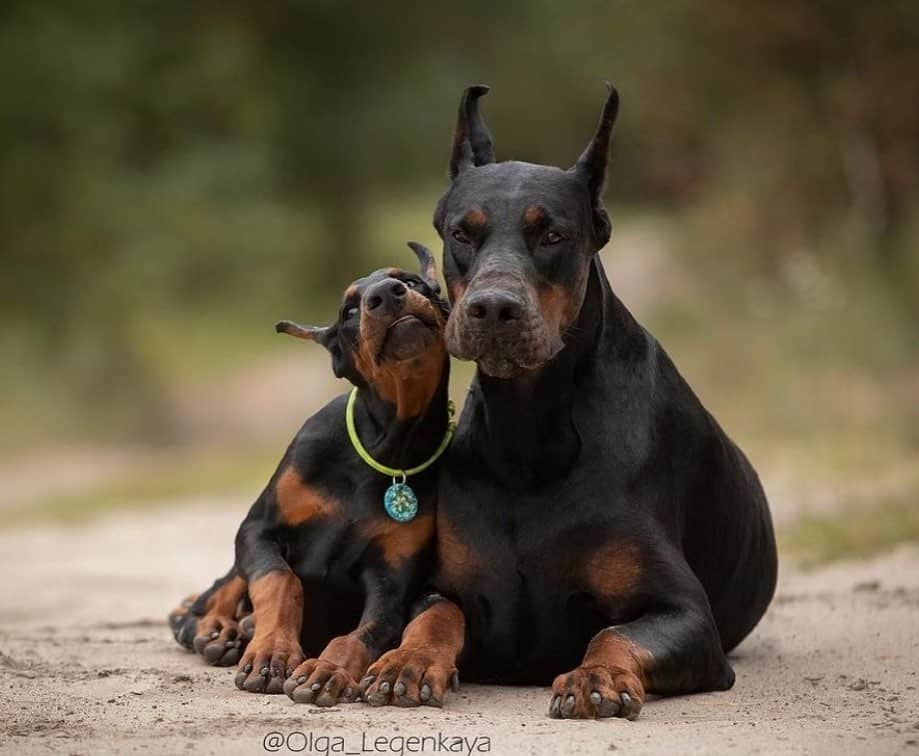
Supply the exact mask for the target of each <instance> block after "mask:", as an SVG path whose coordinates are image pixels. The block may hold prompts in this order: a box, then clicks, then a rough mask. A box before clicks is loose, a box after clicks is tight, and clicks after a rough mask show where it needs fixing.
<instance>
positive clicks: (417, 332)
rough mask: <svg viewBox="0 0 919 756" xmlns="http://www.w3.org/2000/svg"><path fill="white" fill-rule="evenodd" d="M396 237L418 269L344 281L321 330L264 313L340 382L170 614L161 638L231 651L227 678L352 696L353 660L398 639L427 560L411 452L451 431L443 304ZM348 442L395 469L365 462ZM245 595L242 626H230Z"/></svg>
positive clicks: (426, 476) (431, 483)
mask: <svg viewBox="0 0 919 756" xmlns="http://www.w3.org/2000/svg"><path fill="white" fill-rule="evenodd" d="M410 246H411V247H412V249H413V250H414V251H415V253H416V254H417V255H418V257H419V260H420V261H421V274H420V275H415V274H413V273H408V272H406V271H404V270H399V269H395V268H389V269H384V270H378V271H376V272H375V273H372V274H371V275H369V276H367V277H366V278H362V279H360V280H358V281H355V282H354V283H353V284H352V285H351V286H350V287H348V289H347V291H346V292H345V295H344V299H343V301H342V304H341V309H340V314H339V317H338V320H337V322H336V323H335V324H334V325H332V326H329V327H326V328H304V327H302V326H298V325H296V324H293V323H290V322H288V321H284V322H282V323H279V324H278V331H279V332H284V333H288V334H291V335H293V336H297V337H300V338H303V339H308V340H312V341H315V342H317V343H319V344H321V345H322V346H324V347H325V348H326V349H327V350H328V351H329V352H330V354H331V357H332V366H333V370H334V372H335V375H336V376H338V377H344V378H346V379H348V380H349V381H350V382H351V383H352V384H354V386H355V387H356V388H355V389H354V391H353V392H352V393H351V395H350V396H348V395H346V396H341V397H338V398H337V399H335V400H333V401H332V402H330V403H329V404H328V405H326V406H325V407H323V408H322V409H321V410H319V411H318V412H317V413H316V414H315V415H313V416H312V417H311V418H310V419H309V420H307V421H306V423H305V424H304V425H303V427H302V428H301V429H300V431H299V432H298V433H297V435H296V437H295V438H294V440H293V442H292V443H291V444H290V446H289V447H288V449H287V451H286V453H285V454H284V457H283V459H282V460H281V462H280V464H279V466H278V468H277V471H276V472H275V473H274V475H273V476H272V478H271V480H270V482H269V483H268V486H267V487H266V488H265V490H264V491H263V492H262V494H261V495H260V496H259V497H258V499H257V500H256V502H255V503H254V504H253V506H252V508H251V509H250V510H249V513H248V515H247V516H246V518H245V520H244V521H243V523H242V525H241V526H240V528H239V531H238V533H237V536H236V561H235V564H234V566H233V569H232V570H231V571H230V572H229V573H228V574H227V575H226V576H225V577H223V578H221V579H220V580H218V581H217V582H216V583H215V584H214V585H213V587H212V588H211V589H210V590H208V591H207V592H205V593H203V594H202V595H200V596H198V597H197V599H196V600H195V601H194V603H193V604H192V605H191V607H190V608H188V609H187V611H184V612H183V611H182V610H181V609H180V610H177V612H175V613H174V614H173V616H172V617H171V618H170V619H171V622H172V624H173V629H174V632H175V635H176V639H177V640H178V641H179V642H180V643H182V644H183V645H186V646H188V647H194V648H195V649H196V650H197V651H198V652H199V653H200V654H201V655H202V656H203V657H204V658H205V659H206V660H207V661H209V662H210V663H212V664H219V665H230V664H235V663H236V662H237V661H238V664H239V671H238V674H237V676H236V685H237V686H238V687H239V688H241V689H243V690H247V691H251V692H258V693H262V692H264V693H280V692H282V690H283V691H284V692H286V693H288V695H290V697H291V698H293V699H294V700H295V701H298V702H312V703H316V704H318V705H320V706H330V705H333V704H335V703H336V702H337V701H339V700H342V701H350V700H353V699H354V698H356V697H357V693H358V680H360V678H361V676H362V675H363V673H364V671H365V669H366V668H367V665H368V664H370V663H371V662H372V661H374V660H375V659H376V658H377V657H378V656H379V655H380V654H381V653H382V652H383V651H385V650H386V649H388V648H391V647H392V646H394V645H396V643H398V641H399V637H400V634H401V632H402V629H403V627H404V626H405V621H406V618H407V614H408V609H409V602H410V601H411V600H412V599H414V598H415V597H417V595H418V592H419V590H420V589H421V585H422V583H423V581H424V579H425V578H426V577H427V576H428V574H429V572H430V570H431V567H432V560H433V554H434V544H433V536H434V505H435V493H436V477H435V476H436V471H435V467H434V466H432V465H425V463H426V462H428V461H433V460H435V459H436V457H437V456H438V455H439V453H440V452H442V451H443V449H444V448H446V444H447V443H449V438H450V434H451V433H452V424H451V422H450V420H449V417H448V415H449V411H448V397H447V391H448V381H449V375H448V374H449V357H448V355H447V352H446V348H445V346H444V341H443V329H444V325H445V322H446V318H447V313H448V306H447V304H446V302H445V301H444V300H443V299H442V298H441V297H440V287H439V285H438V284H437V282H436V273H435V269H434V258H433V257H432V255H431V253H430V252H429V251H428V250H427V249H425V248H424V247H422V246H421V245H419V244H414V243H412V244H410ZM349 424H351V427H349ZM352 430H353V434H351V431H352ZM352 435H356V442H355V440H353V439H352V438H351V436H352ZM358 444H359V445H360V446H361V448H362V449H363V451H364V453H365V455H368V456H369V459H370V460H372V461H373V462H374V463H375V464H377V465H383V466H384V467H391V468H394V470H393V471H392V473H393V474H395V471H396V470H398V471H406V473H404V474H402V475H401V477H400V479H399V480H393V476H392V475H390V476H389V477H387V475H384V474H381V471H379V470H377V469H374V468H372V467H371V466H370V462H368V461H365V459H362V457H361V456H359V454H360V453H359V452H358V450H357V449H358ZM422 466H424V469H423V470H417V469H416V468H418V467H422ZM406 474H407V475H408V476H410V478H409V479H406ZM390 489H391V490H390ZM413 496H414V497H415V498H416V499H417V501H413V500H412V497H413ZM384 502H385V509H384ZM414 509H417V513H416V512H415V511H413V510H414ZM247 600H248V601H251V609H252V615H251V620H252V622H249V621H248V620H244V621H243V623H242V627H240V622H239V619H238V618H239V616H240V614H241V613H242V614H245V612H246V608H245V603H246V601H247ZM241 603H242V604H243V609H242V611H240V610H239V609H238V606H239V605H240V604H241ZM251 624H254V636H252V638H251V640H248V636H249V634H250V632H251V627H250V628H247V627H246V626H247V625H251ZM355 628H356V629H355ZM247 640H248V645H246V641H247ZM323 649H324V650H323ZM320 652H321V653H320ZM304 660H305V661H304ZM285 681H286V682H285Z"/></svg>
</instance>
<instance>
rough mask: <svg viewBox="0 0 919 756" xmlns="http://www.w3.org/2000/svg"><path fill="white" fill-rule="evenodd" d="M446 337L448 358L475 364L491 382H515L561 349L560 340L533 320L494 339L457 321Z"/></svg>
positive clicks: (494, 336) (449, 328) (562, 343)
mask: <svg viewBox="0 0 919 756" xmlns="http://www.w3.org/2000/svg"><path fill="white" fill-rule="evenodd" d="M445 336H446V344H447V350H448V351H449V352H450V354H452V355H453V356H454V357H456V358H457V359H461V360H471V361H473V362H475V363H476V365H478V367H479V369H480V370H481V371H482V372H483V373H485V374H486V375H490V376H492V377H494V378H505V379H509V378H516V377H519V376H521V375H524V374H526V373H530V372H533V371H535V370H539V369H540V368H542V367H544V366H545V365H546V364H547V363H548V362H550V361H551V360H552V359H553V358H554V357H555V356H556V355H558V353H559V352H560V351H561V350H562V348H563V347H564V342H563V341H562V339H561V338H554V337H553V334H551V333H550V332H549V330H548V329H547V328H545V327H544V325H542V324H541V323H538V322H537V321H533V320H531V321H530V322H529V323H528V327H524V328H521V329H520V330H519V331H517V332H515V333H513V334H500V335H496V334H491V333H489V332H488V331H487V330H482V329H479V328H476V327H470V324H469V323H468V321H465V320H464V319H462V318H457V319H456V320H452V321H450V322H448V323H447V330H446V334H445Z"/></svg>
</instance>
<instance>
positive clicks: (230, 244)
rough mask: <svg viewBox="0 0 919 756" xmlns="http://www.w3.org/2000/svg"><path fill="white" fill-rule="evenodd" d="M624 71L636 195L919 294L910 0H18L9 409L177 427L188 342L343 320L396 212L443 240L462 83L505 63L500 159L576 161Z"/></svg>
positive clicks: (208, 347) (696, 238)
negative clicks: (170, 404) (289, 320)
mask: <svg viewBox="0 0 919 756" xmlns="http://www.w3.org/2000/svg"><path fill="white" fill-rule="evenodd" d="M604 79H609V80H611V81H612V82H614V83H615V84H616V86H617V87H618V88H619V90H620V92H621V94H622V99H623V107H622V114H621V117H620V124H619V127H618V136H617V137H616V145H615V148H614V150H615V158H614V159H615V163H614V168H613V171H612V176H611V180H610V187H609V191H608V196H609V200H610V206H611V207H612V209H613V216H614V220H615V217H616V209H617V208H620V207H624V206H627V207H629V208H632V209H633V210H636V209H637V210H639V211H641V212H645V211H654V212H665V213H668V214H670V215H672V216H674V217H677V218H678V222H679V223H680V224H681V228H680V236H681V237H682V238H684V239H685V243H686V246H687V248H688V249H691V250H693V254H694V255H696V257H694V258H693V261H694V264H697V265H698V266H699V267H700V270H703V271H704V270H708V269H710V270H713V271H715V272H717V273H718V274H719V275H725V276H726V281H727V285H730V283H731V281H742V280H746V278H747V277H748V276H751V275H752V276H756V277H757V280H762V281H764V282H765V284H764V285H765V286H767V287H768V286H771V285H772V283H771V282H778V285H781V277H782V276H783V275H784V274H783V271H787V270H788V265H787V263H788V262H789V260H791V261H792V262H793V261H794V260H796V259H798V258H800V257H801V256H802V253H804V254H805V256H806V257H807V259H811V258H814V259H817V260H818V261H819V263H820V265H821V266H823V267H829V268H830V269H835V268H841V269H845V270H847V271H851V270H853V269H854V270H856V271H858V270H859V269H860V268H864V269H866V270H869V269H870V270H871V271H872V280H875V279H877V280H880V281H882V282H883V283H882V284H881V288H882V290H883V292H884V294H885V298H886V299H889V302H887V304H886V305H885V306H889V307H890V308H891V309H892V310H893V311H894V312H896V313H898V314H897V315H896V317H897V318H901V319H902V320H903V321H904V322H910V320H911V319H915V318H916V317H919V306H917V305H916V302H917V301H919V261H917V255H916V253H915V245H916V242H917V240H919V228H917V220H916V218H917V215H916V212H915V211H916V208H917V204H919V191H917V186H919V149H917V135H919V4H917V3H915V2H911V1H909V0H889V1H888V2H882V3H861V2H855V1H854V0H839V1H836V2H830V1H829V0H807V1H805V0H789V1H788V2H781V3H774V2H767V1H766V0H751V1H750V2H744V3H736V2H729V0H707V1H706V2H701V3H700V2H691V1H690V0H662V2H657V3H646V2H638V0H618V1H616V2H609V1H605V2H600V0H584V1H583V2H577V3H558V2H549V0H535V1H533V2H521V1H520V0H513V1H511V2H504V3H494V2H482V1H481V0H471V1H470V2H467V3H462V4H456V3H452V4H442V3H438V2H430V3H424V4H417V3H408V2H404V1H401V0H400V1H398V2H390V3H358V2H354V1H353V0H350V1H348V0H343V1H340V2H328V1H327V0H311V1H309V0H284V1H282V0H274V1H273V0H258V1H256V0H222V1H221V2H215V1H213V0H211V1H206V2H198V3H186V2H176V1H175V0H158V1H157V2H153V1H152V0H136V1H135V2H116V1H115V0H94V1H92V2H88V3H61V2H56V1H54V0H7V2H5V3H4V4H3V6H2V8H0V81H2V86H0V349H2V352H3V354H4V359H3V361H2V364H0V382H2V383H3V384H4V385H5V386H7V387H8V390H7V391H6V392H5V396H4V398H3V399H2V400H0V409H2V410H3V412H4V414H5V415H6V416H7V418H12V420H9V419H8V421H7V427H11V426H15V427H16V428H18V430H17V431H16V432H15V434H10V435H15V437H16V439H17V443H18V442H22V440H23V439H24V438H26V439H27V436H28V433H25V434H23V431H22V428H23V427H24V425H25V424H28V425H30V426H32V427H33V428H36V429H39V430H36V431H35V433H36V434H39V435H42V434H43V435H44V436H48V435H51V434H53V433H60V434H62V435H63V436H70V435H76V436H80V435H86V434H92V433H94V432H96V431H97V430H98V429H99V428H104V429H106V431H105V432H112V429H113V428H114V432H117V433H119V434H123V435H126V436H127V437H138V436H141V437H143V438H146V439H157V438H160V439H168V438H170V437H171V434H172V433H173V432H174V423H173V422H172V418H171V417H170V414H169V412H168V411H167V410H166V406H167V401H166V393H167V390H168V386H169V382H170V381H171V380H174V376H175V372H176V371H180V372H181V370H182V369H183V367H186V366H187V365H188V364H194V363H195V361H196V360H203V361H205V362H211V363H217V364H220V363H221V360H222V359H223V358H222V356H221V355H222V354H223V353H224V352H232V351H233V350H234V349H238V350H239V351H240V353H241V352H242V351H244V349H245V348H247V347H249V346H250V345H251V344H253V343H255V341H256V340H257V339H258V338H262V337H263V334H264V333H266V332H267V330H268V329H270V325H271V323H272V322H273V320H274V319H276V318H277V317H281V316H303V317H312V318H315V319H319V320H325V319H327V318H328V317H329V313H330V307H331V303H332V302H333V301H334V300H335V299H337V296H338V292H339V291H340V290H341V287H342V285H343V284H344V283H346V282H347V281H348V280H350V279H351V278H353V277H354V276H355V275H357V274H359V273H361V272H362V271H364V270H365V269H368V268H370V267H371V266H373V265H375V264H379V263H387V264H388V263H390V262H396V261H399V260H404V259H406V258H405V252H404V250H402V249H401V247H395V246H393V245H394V244H395V243H396V242H398V243H399V244H401V241H402V239H403V237H402V236H398V237H397V236H394V233H395V231H396V230H398V233H399V234H400V235H402V234H406V235H411V236H413V237H418V238H420V239H421V240H423V241H427V242H429V243H430V242H432V241H433V240H434V239H433V233H432V231H431V229H430V219H429V215H430V211H431V209H432V208H433V205H434V202H435V200H436V198H437V196H438V193H439V191H440V190H441V188H442V186H443V185H444V181H445V179H444V174H445V170H444V166H445V161H446V158H447V146H448V144H449V140H450V134H451V131H452V125H453V115H454V113H455V108H456V105H457V102H458V98H459V95H460V92H461V90H462V88H463V87H464V86H466V85H467V84H470V83H474V82H479V81H481V82H485V83H488V84H490V85H492V87H493V93H492V95H491V96H490V97H489V98H488V99H487V101H486V102H485V106H484V107H485V110H486V114H487V117H488V119H489V122H490V124H491V127H492V131H493V132H494V134H495V135H496V138H497V147H498V154H499V158H512V157H513V158H519V159H527V160H532V161H540V162H548V163H553V164H561V165H568V164H570V163H571V162H572V161H573V160H574V158H575V157H576V156H577V154H578V153H579V151H580V149H581V147H582V146H583V144H584V142H585V140H586V138H587V136H588V135H589V133H590V131H591V129H592V126H593V124H594V122H595V119H596V117H597V113H598V109H599V107H600V104H601V101H602V97H603V88H602V84H601V82H602V81H603V80H604ZM381 208H385V209H386V210H387V212H388V213H389V214H388V215H387V213H384V212H382V211H381ZM393 214H395V215H397V216H398V217H396V218H395V219H394V218H393V217H392V215H393ZM387 224H388V225H387ZM384 226H385V227H386V228H389V229H391V230H392V231H393V233H392V234H389V233H383V232H381V228H383V227H384ZM400 255H401V256H402V257H400ZM855 275H856V277H857V275H858V273H857V272H856V273H855ZM886 299H885V301H886ZM256 334H258V336H257V335H256ZM842 338H844V336H843V337H842ZM202 355H203V356H202ZM17 412H18V413H19V414H18V415H17ZM74 412H75V413H76V414H74ZM81 413H82V414H81ZM68 416H72V417H73V418H75V419H73V420H72V422H73V424H74V428H73V429H70V430H68V428H67V426H66V422H65V418H66V417H68ZM88 417H92V418H93V423H94V425H93V426H92V427H91V426H89V425H88V424H87V422H88V421H87V418H88ZM19 421H22V423H20V422H19Z"/></svg>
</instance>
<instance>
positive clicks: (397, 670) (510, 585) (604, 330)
mask: <svg viewBox="0 0 919 756" xmlns="http://www.w3.org/2000/svg"><path fill="white" fill-rule="evenodd" d="M486 91H487V88H486V87H471V88H470V89H468V90H467V91H466V93H465V95H464V97H463V100H462V102H461V105H460V112H459V120H458V124H457V127H456V133H455V139H454V144H453V154H452V157H451V161H450V176H451V179H452V182H451V184H450V186H449V188H448V190H447V192H446V193H445V194H444V196H443V197H442V198H441V200H440V202H439V203H438V205H437V209H436V211H435V216H434V225H435V227H436V228H437V231H438V233H439V234H440V236H441V238H442V239H443V241H444V251H443V255H444V258H443V259H444V273H445V278H446V281H447V285H448V289H449V294H450V299H451V301H452V303H453V309H452V314H451V316H450V319H449V321H448V323H447V331H446V340H447V347H448V349H449V351H450V352H451V353H452V354H453V355H454V356H456V357H459V358H461V359H468V360H475V361H476V363H477V365H478V370H477V373H476V376H475V379H474V381H473V384H472V387H471V389H470V392H469V396H468V399H467V401H466V405H465V409H464V411H463V414H462V418H461V420H460V426H459V428H458V431H457V434H456V437H455V440H454V443H453V446H452V448H451V450H450V452H449V454H448V457H447V459H446V461H445V462H444V466H443V468H442V471H441V480H440V489H439V500H438V506H439V508H438V518H437V530H438V535H437V539H438V541H437V543H438V554H439V566H438V568H437V572H436V575H435V577H434V579H433V583H432V585H433V588H434V592H433V593H432V595H430V596H429V597H428V598H427V599H426V600H425V604H424V608H423V609H422V611H421V612H420V613H419V614H418V615H417V616H416V617H415V619H414V620H413V621H412V622H411V623H410V624H409V626H408V627H407V629H406V631H405V633H404V636H403V642H402V645H401V646H400V648H398V649H396V650H394V651H391V652H389V653H388V654H386V655H384V656H383V657H382V658H381V659H380V660H379V661H378V662H377V663H376V664H374V665H372V666H371V667H370V669H369V671H368V676H367V677H366V678H365V679H364V681H363V684H362V687H363V689H364V695H365V697H366V698H367V699H368V700H369V701H370V702H371V703H376V704H386V703H394V704H399V705H413V704H417V703H419V702H422V703H423V702H424V701H422V700H421V698H420V696H419V691H420V690H421V689H422V687H423V686H427V688H428V689H430V688H432V687H433V688H435V689H436V690H438V691H442V690H444V687H445V681H446V680H447V679H449V675H450V674H451V673H452V671H453V669H454V666H455V665H457V664H458V666H459V669H460V673H461V675H462V676H463V677H464V679H471V680H474V681H481V682H493V683H509V684H548V683H550V682H552V698H551V703H550V706H549V713H550V715H551V716H553V717H578V718H584V717H609V716H620V717H626V718H634V717H635V716H637V714H638V712H639V710H640V708H641V706H642V702H643V701H644V699H645V696H646V694H647V693H654V694H661V695H670V694H679V693H690V692H694V691H704V690H724V689H727V688H730V687H731V685H732V684H733V682H734V672H733V670H732V669H731V665H730V664H729V663H728V660H727V658H726V656H725V653H726V652H727V651H729V650H731V649H732V648H734V647H735V646H736V645H737V644H738V643H739V642H740V641H741V640H742V639H743V638H744V637H745V636H746V635H747V634H748V633H749V632H750V631H751V630H752V629H753V627H754V626H755V625H756V623H757V622H758V621H759V619H760V618H761V617H762V615H763V613H764V612H765V610H766V607H767V606H768V604H769V601H770V600H771V598H772V595H773V591H774V588H775V581H776V568H777V562H776V549H775V539H774V535H773V529H772V523H771V518H770V514H769V508H768V504H767V502H766V498H765V495H764V493H763V490H762V487H761V485H760V482H759V480H758V478H757V475H756V473H755V471H754V470H753V468H752V466H751V465H750V463H749V462H748V461H747V459H746V457H745V456H744V455H743V453H742V452H741V451H740V449H739V448H738V447H737V446H736V445H735V444H734V443H733V442H732V441H731V440H730V439H729V438H728V436H727V435H726V434H725V433H724V431H723V430H722V429H721V428H720V426H719V425H718V423H717V422H716V421H715V419H714V418H713V417H712V416H711V415H710V414H709V413H708V412H707V411H706V410H705V408H704V407H703V406H702V404H701V402H700V401H699V399H698V398H697V397H696V396H695V394H694V393H693V392H692V390H691V389H690V387H689V386H688V385H687V383H686V381H685V380H684V379H683V378H682V377H681V376H680V374H679V372H678V371H677V369H676V368H675V367H674V365H673V363H672V362H671V360H670V358H669V357H668V356H667V354H666V353H665V352H664V350H663V349H662V348H661V346H660V345H659V344H658V342H657V341H656V340H655V339H654V338H653V337H652V336H651V335H650V334H649V333H648V332H647V331H645V330H644V328H642V327H641V326H640V325H639V324H638V323H637V322H636V321H635V319H634V318H633V317H632V315H631V314H630V313H629V311H628V310H627V309H626V307H625V306H624V305H623V304H622V302H621V301H620V300H619V299H618V298H617V297H616V295H615V294H614V293H613V291H612V289H611V288H610V284H609V282H608V280H607V278H606V274H605V272H604V270H603V266H602V265H601V262H600V259H599V257H598V256H597V251H598V250H599V249H600V248H601V247H603V246H604V245H605V244H606V242H607V241H608V239H609V236H610V229H611V226H610V220H609V217H608V215H607V212H606V210H605V209H604V207H603V204H602V200H601V194H602V190H603V186H604V181H605V176H606V168H607V160H608V157H607V156H608V148H609V141H610V137H611V133H612V127H613V123H614V121H615V119H616V115H617V111H618V102H619V98H618V95H617V93H616V91H615V90H613V89H612V88H610V92H609V97H608V99H607V101H606V104H605V107H604V108H603V113H602V116H601V118H600V122H599V126H598V127H597V129H596V132H595V134H594V135H593V138H592V140H591V141H590V144H589V145H588V146H587V148H586V149H585V150H584V152H583V154H582V155H581V156H580V158H579V159H578V161H577V162H576V164H575V165H574V167H572V168H571V169H570V170H561V169H559V168H554V167H549V166H543V165H533V164H529V163H523V162H517V161H507V162H496V161H495V154H494V150H493V147H492V141H491V137H490V135H489V133H488V130H487V128H486V126H485V124H484V122H483V120H482V119H481V117H480V115H479V112H478V106H477V103H478V98H479V97H480V96H481V95H482V94H484V93H485V92H486ZM464 618H465V632H464V631H463V624H462V623H463V619H464ZM461 649H462V653H461V654H460V650H461ZM569 670H571V671H569ZM553 679H554V682H553Z"/></svg>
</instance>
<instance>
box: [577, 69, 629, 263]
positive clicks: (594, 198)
mask: <svg viewBox="0 0 919 756" xmlns="http://www.w3.org/2000/svg"><path fill="white" fill-rule="evenodd" d="M606 86H607V89H608V90H609V93H608V94H607V97H606V103H605V104H604V105H603V112H602V114H601V115H600V122H599V123H598V124H597V129H596V131H595V132H594V135H593V137H592V138H591V140H590V144H588V145H587V147H586V149H585V150H584V152H582V153H581V157H579V158H578V161H577V162H576V163H575V164H574V166H573V167H572V168H571V172H572V173H574V174H576V175H578V176H580V177H581V178H582V179H583V180H584V181H585V182H586V184H587V190H588V191H589V192H590V201H591V207H592V208H593V215H594V236H595V237H596V241H597V244H598V247H597V248H598V249H599V248H600V247H602V246H603V245H604V244H606V242H608V241H609V236H610V231H611V225H610V220H609V216H608V215H607V214H606V210H605V209H604V207H603V196H602V195H603V185H604V183H605V182H606V166H607V163H608V162H609V144H610V138H611V137H612V134H613V124H614V123H615V122H616V116H617V115H618V114H619V93H618V92H617V91H616V89H615V88H614V87H613V86H612V85H611V84H610V83H609V82H607V83H606Z"/></svg>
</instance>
